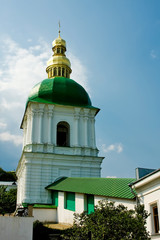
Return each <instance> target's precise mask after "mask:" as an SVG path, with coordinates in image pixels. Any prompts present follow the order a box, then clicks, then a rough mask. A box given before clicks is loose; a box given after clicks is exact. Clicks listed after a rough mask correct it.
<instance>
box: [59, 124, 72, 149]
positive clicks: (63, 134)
mask: <svg viewBox="0 0 160 240" xmlns="http://www.w3.org/2000/svg"><path fill="white" fill-rule="evenodd" d="M57 146H59V147H68V146H69V124H68V123H67V122H59V123H58V125H57Z"/></svg>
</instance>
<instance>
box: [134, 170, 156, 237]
mask: <svg viewBox="0 0 160 240" xmlns="http://www.w3.org/2000/svg"><path fill="white" fill-rule="evenodd" d="M131 186H132V188H133V189H135V191H136V193H137V197H138V199H139V201H140V203H142V204H144V206H145V209H146V210H147V211H148V213H150V216H149V217H148V218H147V230H148V231H149V232H150V234H151V237H152V239H160V229H159V226H160V218H159V216H160V169H158V170H155V171H153V172H151V173H149V174H147V175H145V176H144V177H142V178H140V179H138V180H137V181H136V182H134V183H133V184H131Z"/></svg>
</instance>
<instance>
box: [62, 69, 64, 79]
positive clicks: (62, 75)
mask: <svg viewBox="0 0 160 240" xmlns="http://www.w3.org/2000/svg"><path fill="white" fill-rule="evenodd" d="M62 77H64V68H62Z"/></svg>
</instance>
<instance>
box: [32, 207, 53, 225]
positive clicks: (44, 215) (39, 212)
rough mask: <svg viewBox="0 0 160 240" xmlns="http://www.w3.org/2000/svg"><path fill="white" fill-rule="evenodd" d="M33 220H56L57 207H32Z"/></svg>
mask: <svg viewBox="0 0 160 240" xmlns="http://www.w3.org/2000/svg"><path fill="white" fill-rule="evenodd" d="M32 214H33V217H34V221H36V220H39V221H40V222H57V209H52V208H49V209H47V208H33V213H32Z"/></svg>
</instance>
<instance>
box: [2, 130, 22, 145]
mask: <svg viewBox="0 0 160 240" xmlns="http://www.w3.org/2000/svg"><path fill="white" fill-rule="evenodd" d="M0 141H3V142H13V143H14V145H16V146H18V145H21V144H22V141H23V139H22V136H18V135H13V134H10V132H3V133H0Z"/></svg>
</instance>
